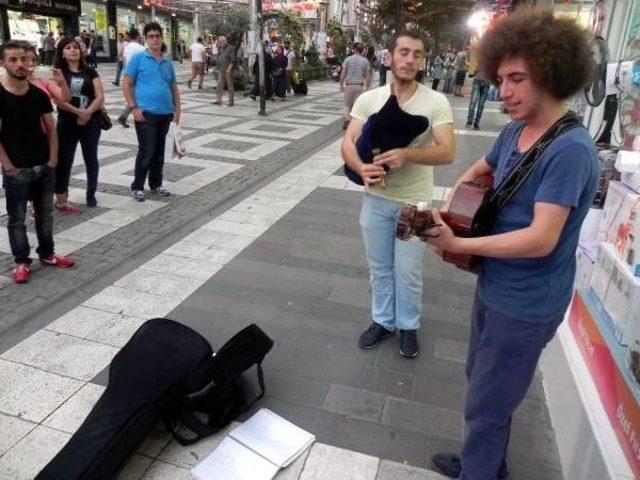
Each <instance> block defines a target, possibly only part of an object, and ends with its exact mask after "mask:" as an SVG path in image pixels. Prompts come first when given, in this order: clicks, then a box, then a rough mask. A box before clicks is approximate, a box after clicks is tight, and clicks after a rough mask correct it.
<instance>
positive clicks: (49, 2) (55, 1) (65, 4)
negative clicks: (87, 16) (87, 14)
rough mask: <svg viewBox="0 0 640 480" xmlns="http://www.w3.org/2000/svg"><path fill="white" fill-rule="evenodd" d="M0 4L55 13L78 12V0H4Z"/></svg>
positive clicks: (77, 13) (67, 13)
mask: <svg viewBox="0 0 640 480" xmlns="http://www.w3.org/2000/svg"><path fill="white" fill-rule="evenodd" d="M0 4H4V5H8V6H9V8H18V9H22V10H32V11H34V12H42V13H52V14H56V15H69V14H76V15H79V14H80V11H81V10H80V0H4V1H2V2H0Z"/></svg>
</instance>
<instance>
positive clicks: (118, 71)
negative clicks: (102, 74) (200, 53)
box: [113, 60, 182, 85]
mask: <svg viewBox="0 0 640 480" xmlns="http://www.w3.org/2000/svg"><path fill="white" fill-rule="evenodd" d="M180 63H182V62H180ZM123 68H124V61H122V60H118V62H117V63H116V79H115V80H114V81H113V83H115V84H116V85H120V75H121V74H122V69H123Z"/></svg>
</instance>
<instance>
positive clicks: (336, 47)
mask: <svg viewBox="0 0 640 480" xmlns="http://www.w3.org/2000/svg"><path fill="white" fill-rule="evenodd" d="M327 35H329V37H331V42H332V45H333V53H334V54H335V56H336V57H337V58H339V59H340V60H342V59H343V58H345V57H346V56H347V46H348V45H349V42H350V41H351V34H350V33H349V32H347V31H346V30H345V29H344V28H343V27H342V24H341V23H340V22H338V21H337V20H335V19H333V18H332V19H331V20H329V22H328V23H327Z"/></svg>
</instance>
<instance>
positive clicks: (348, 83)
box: [347, 82, 364, 86]
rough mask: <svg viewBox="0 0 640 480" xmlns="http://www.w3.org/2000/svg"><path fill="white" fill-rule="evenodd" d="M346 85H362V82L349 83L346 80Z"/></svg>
mask: <svg viewBox="0 0 640 480" xmlns="http://www.w3.org/2000/svg"><path fill="white" fill-rule="evenodd" d="M347 85H360V86H362V85H364V83H349V82H347Z"/></svg>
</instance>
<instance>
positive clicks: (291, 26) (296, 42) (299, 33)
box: [275, 10, 305, 53]
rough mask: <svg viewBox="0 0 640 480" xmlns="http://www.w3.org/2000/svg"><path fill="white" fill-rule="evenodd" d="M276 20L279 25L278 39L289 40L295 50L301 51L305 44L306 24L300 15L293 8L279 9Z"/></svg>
mask: <svg viewBox="0 0 640 480" xmlns="http://www.w3.org/2000/svg"><path fill="white" fill-rule="evenodd" d="M275 21H276V24H277V25H278V32H279V33H278V40H279V41H281V42H283V41H285V40H289V41H290V42H291V47H292V48H293V50H294V51H295V52H296V53H300V49H301V48H302V47H304V44H305V41H304V25H303V23H302V20H301V19H300V16H299V15H298V14H297V13H295V12H293V11H291V10H278V11H277V13H276V14H275Z"/></svg>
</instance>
